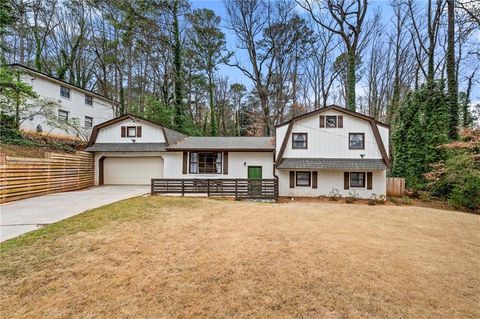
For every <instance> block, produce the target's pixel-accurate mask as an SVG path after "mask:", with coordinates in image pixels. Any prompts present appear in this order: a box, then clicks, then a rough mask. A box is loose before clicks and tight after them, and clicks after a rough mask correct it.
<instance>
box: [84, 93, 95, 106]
mask: <svg viewBox="0 0 480 319" xmlns="http://www.w3.org/2000/svg"><path fill="white" fill-rule="evenodd" d="M87 99H90V102H91V103H90V104H89V103H87ZM85 105H88V106H93V96H91V95H88V94H85Z"/></svg>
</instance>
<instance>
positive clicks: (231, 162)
mask: <svg viewBox="0 0 480 319" xmlns="http://www.w3.org/2000/svg"><path fill="white" fill-rule="evenodd" d="M164 159H165V161H164V163H165V167H164V170H163V171H164V177H165V178H247V177H248V175H247V174H248V166H261V167H262V177H263V178H273V177H274V176H273V152H228V174H226V175H224V174H190V173H188V169H187V174H185V175H184V174H182V172H183V152H167V154H166V155H165V157H164ZM187 167H188V166H187Z"/></svg>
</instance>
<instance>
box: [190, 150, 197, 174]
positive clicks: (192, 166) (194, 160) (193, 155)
mask: <svg viewBox="0 0 480 319" xmlns="http://www.w3.org/2000/svg"><path fill="white" fill-rule="evenodd" d="M190 173H193V174H196V173H198V153H190Z"/></svg>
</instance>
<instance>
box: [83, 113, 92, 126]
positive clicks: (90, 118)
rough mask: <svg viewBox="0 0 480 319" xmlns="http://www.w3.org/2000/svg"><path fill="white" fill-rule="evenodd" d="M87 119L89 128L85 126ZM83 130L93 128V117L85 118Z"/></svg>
mask: <svg viewBox="0 0 480 319" xmlns="http://www.w3.org/2000/svg"><path fill="white" fill-rule="evenodd" d="M87 119H89V120H90V126H87ZM84 127H85V128H92V127H93V117H91V116H85V125H84Z"/></svg>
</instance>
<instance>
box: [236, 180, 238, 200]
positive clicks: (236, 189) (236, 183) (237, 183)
mask: <svg viewBox="0 0 480 319" xmlns="http://www.w3.org/2000/svg"><path fill="white" fill-rule="evenodd" d="M237 198H238V179H235V199H237Z"/></svg>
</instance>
